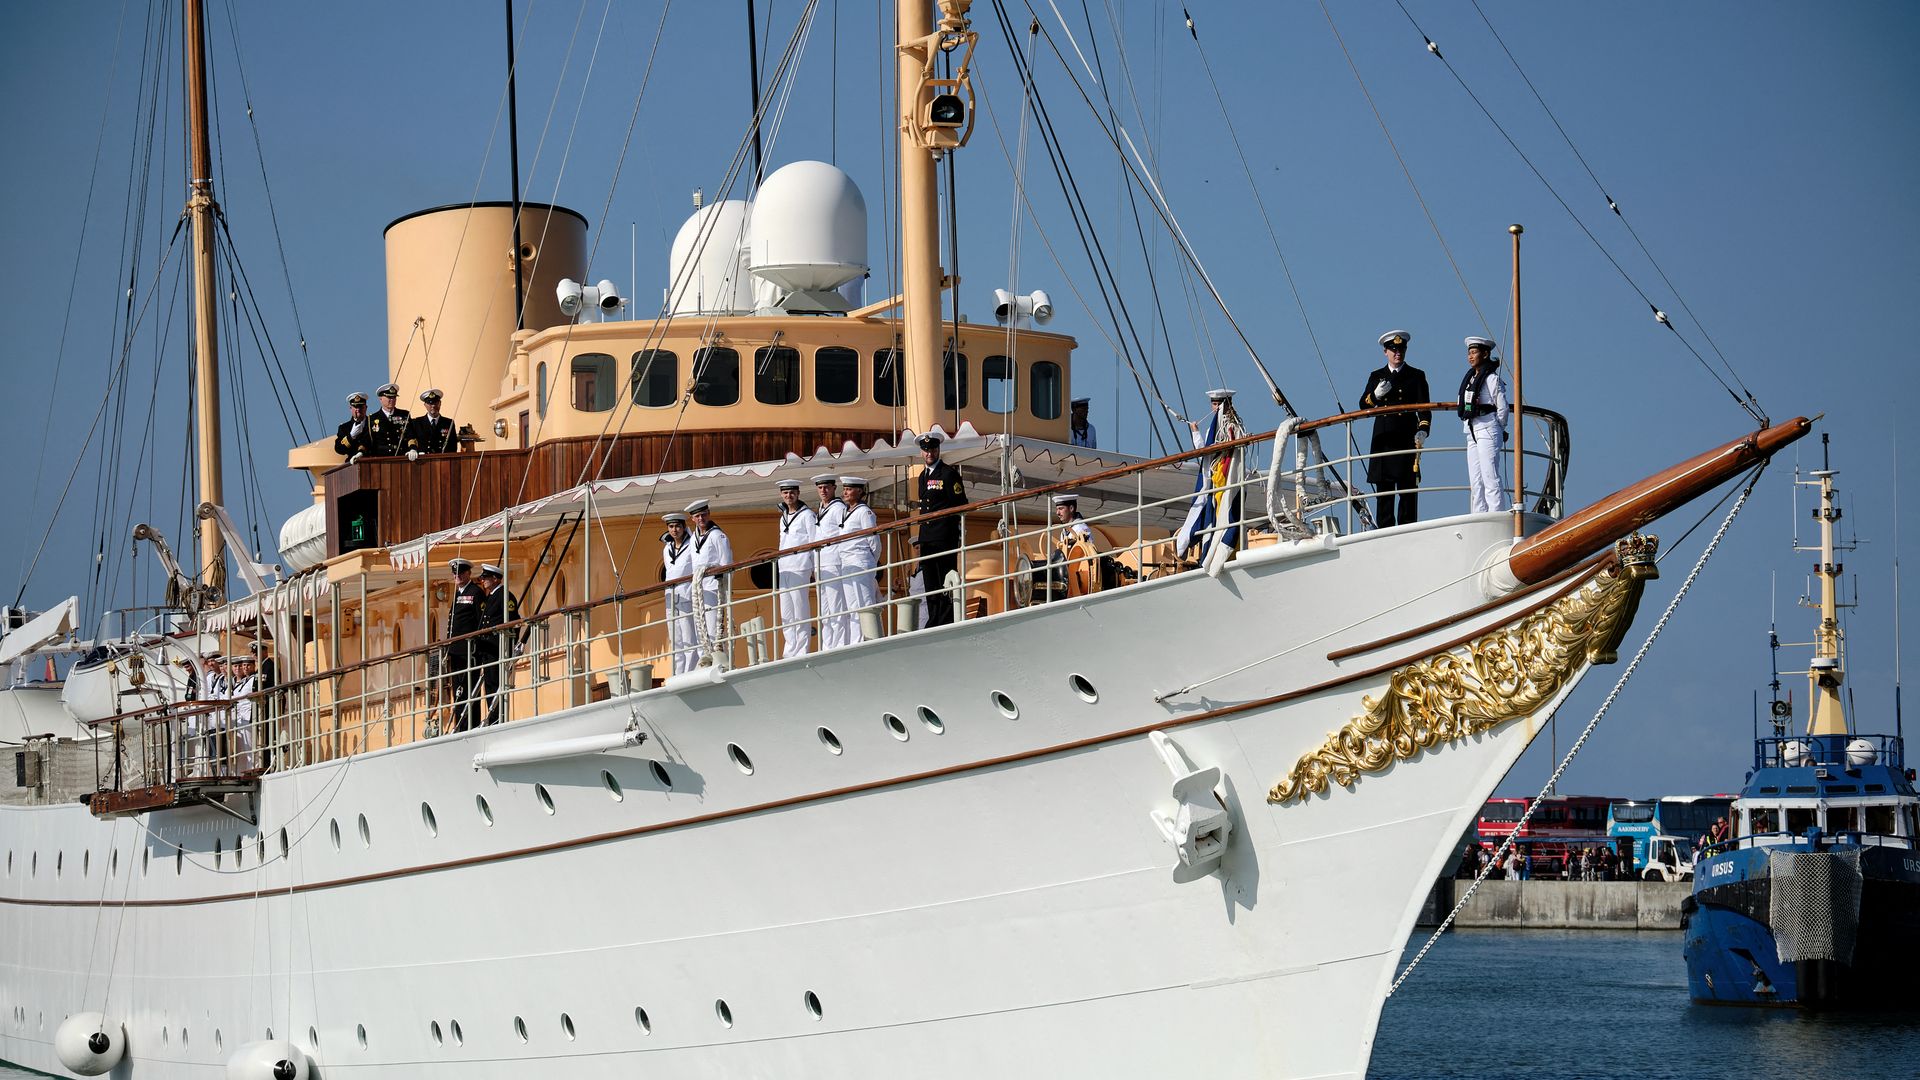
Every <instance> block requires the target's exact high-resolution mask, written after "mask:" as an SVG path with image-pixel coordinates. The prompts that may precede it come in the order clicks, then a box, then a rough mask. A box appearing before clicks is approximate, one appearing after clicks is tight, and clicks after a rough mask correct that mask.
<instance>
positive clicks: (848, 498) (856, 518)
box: [833, 476, 880, 645]
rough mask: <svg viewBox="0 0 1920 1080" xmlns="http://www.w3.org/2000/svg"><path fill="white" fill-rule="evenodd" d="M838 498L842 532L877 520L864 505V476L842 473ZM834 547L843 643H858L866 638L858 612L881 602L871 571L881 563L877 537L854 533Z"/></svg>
mask: <svg viewBox="0 0 1920 1080" xmlns="http://www.w3.org/2000/svg"><path fill="white" fill-rule="evenodd" d="M840 498H841V502H842V503H843V504H845V506H846V508H847V513H846V517H845V518H843V519H842V520H841V522H840V532H841V534H842V535H845V534H847V533H856V532H860V531H861V530H863V529H871V528H873V527H874V526H876V525H878V524H880V519H879V518H878V517H876V516H875V515H874V513H873V507H871V506H868V505H867V478H866V477H864V476H843V477H841V478H840ZM833 547H834V553H835V555H836V556H837V558H838V561H839V564H840V605H841V607H842V608H843V609H844V610H845V612H846V614H844V615H842V616H840V618H841V619H842V620H843V621H844V625H845V627H846V644H848V645H858V644H859V643H860V642H862V641H865V640H866V635H865V634H864V633H862V632H861V629H860V613H861V612H862V611H868V610H871V609H872V608H873V606H874V605H875V604H877V603H879V602H880V592H879V589H878V588H877V587H875V585H874V581H873V574H874V571H875V570H876V569H877V568H878V567H879V565H880V537H879V536H878V535H874V536H861V537H856V538H854V539H850V540H842V541H840V542H839V543H837V544H835V545H833Z"/></svg>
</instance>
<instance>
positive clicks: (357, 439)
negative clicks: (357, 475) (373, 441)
mask: <svg viewBox="0 0 1920 1080" xmlns="http://www.w3.org/2000/svg"><path fill="white" fill-rule="evenodd" d="M347 407H348V408H350V409H352V410H353V412H352V414H351V415H350V416H349V417H348V418H347V422H346V423H344V424H341V425H340V427H339V428H338V429H336V430H335V431H334V433H333V452H334V453H336V454H339V455H340V456H341V457H343V458H346V459H347V460H348V461H352V460H353V459H354V458H357V457H359V456H360V455H361V454H364V453H366V452H367V395H365V394H362V393H360V392H359V391H358V390H356V391H354V392H353V393H351V394H348V395H347Z"/></svg>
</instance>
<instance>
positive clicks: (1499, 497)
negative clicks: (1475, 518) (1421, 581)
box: [1460, 337, 1508, 514]
mask: <svg viewBox="0 0 1920 1080" xmlns="http://www.w3.org/2000/svg"><path fill="white" fill-rule="evenodd" d="M1507 413H1508V409H1507V387H1506V383H1505V382H1503V381H1502V380H1501V378H1500V363H1499V361H1497V360H1495V359H1493V339H1492V338H1484V337H1470V338H1468V339H1467V374H1466V375H1465V377H1463V378H1462V379H1461V380H1460V426H1461V427H1462V428H1463V429H1464V430H1465V431H1466V435H1467V502H1468V505H1469V506H1470V508H1471V509H1472V511H1473V513H1476V514H1481V513H1499V512H1501V511H1504V510H1506V508H1507V489H1506V486H1505V485H1504V484H1502V483H1501V482H1500V449H1501V447H1502V446H1504V445H1505V444H1506V441H1507Z"/></svg>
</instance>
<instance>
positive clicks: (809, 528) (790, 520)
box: [774, 480, 820, 656]
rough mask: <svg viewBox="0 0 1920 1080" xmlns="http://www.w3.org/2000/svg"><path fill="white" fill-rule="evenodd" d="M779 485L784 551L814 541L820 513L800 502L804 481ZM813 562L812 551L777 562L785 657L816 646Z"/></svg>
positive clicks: (775, 576) (783, 653) (775, 573)
mask: <svg viewBox="0 0 1920 1080" xmlns="http://www.w3.org/2000/svg"><path fill="white" fill-rule="evenodd" d="M775 487H776V488H777V489H778V490H779V492H780V550H781V551H782V552H786V551H791V550H792V549H794V548H798V547H805V546H807V545H808V544H811V543H813V541H814V533H815V531H816V530H817V528H818V526H819V523H820V515H818V514H816V513H814V510H813V507H811V506H808V505H807V504H806V503H804V502H801V501H800V481H798V480H782V481H780V482H779V483H778V484H776V485H775ZM813 564H814V557H813V552H811V551H802V552H799V553H797V554H793V555H786V554H782V555H781V556H780V558H779V559H778V560H777V561H776V562H775V564H774V571H775V572H774V586H775V588H777V589H779V590H780V608H779V610H780V631H781V638H782V643H783V649H782V651H781V655H782V656H805V655H806V654H807V650H808V649H809V648H810V647H812V645H813V603H812V599H813V595H812V594H813Z"/></svg>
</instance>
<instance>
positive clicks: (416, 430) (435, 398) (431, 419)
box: [407, 390, 460, 461]
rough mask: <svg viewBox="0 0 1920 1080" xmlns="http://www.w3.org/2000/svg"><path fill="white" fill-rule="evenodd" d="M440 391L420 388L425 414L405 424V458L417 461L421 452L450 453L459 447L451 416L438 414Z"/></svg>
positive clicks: (458, 439) (458, 438)
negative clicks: (425, 409)
mask: <svg viewBox="0 0 1920 1080" xmlns="http://www.w3.org/2000/svg"><path fill="white" fill-rule="evenodd" d="M440 396H441V395H440V391H438V390H422V391H420V400H421V401H422V402H425V403H426V406H427V412H426V415H425V416H416V417H414V418H413V420H412V422H411V423H409V424H408V425H407V459H408V460H410V461H418V460H419V459H420V455H421V454H451V453H453V452H454V451H456V450H459V449H460V437H459V436H458V435H457V434H455V432H454V423H453V418H452V417H451V416H441V415H440Z"/></svg>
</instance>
